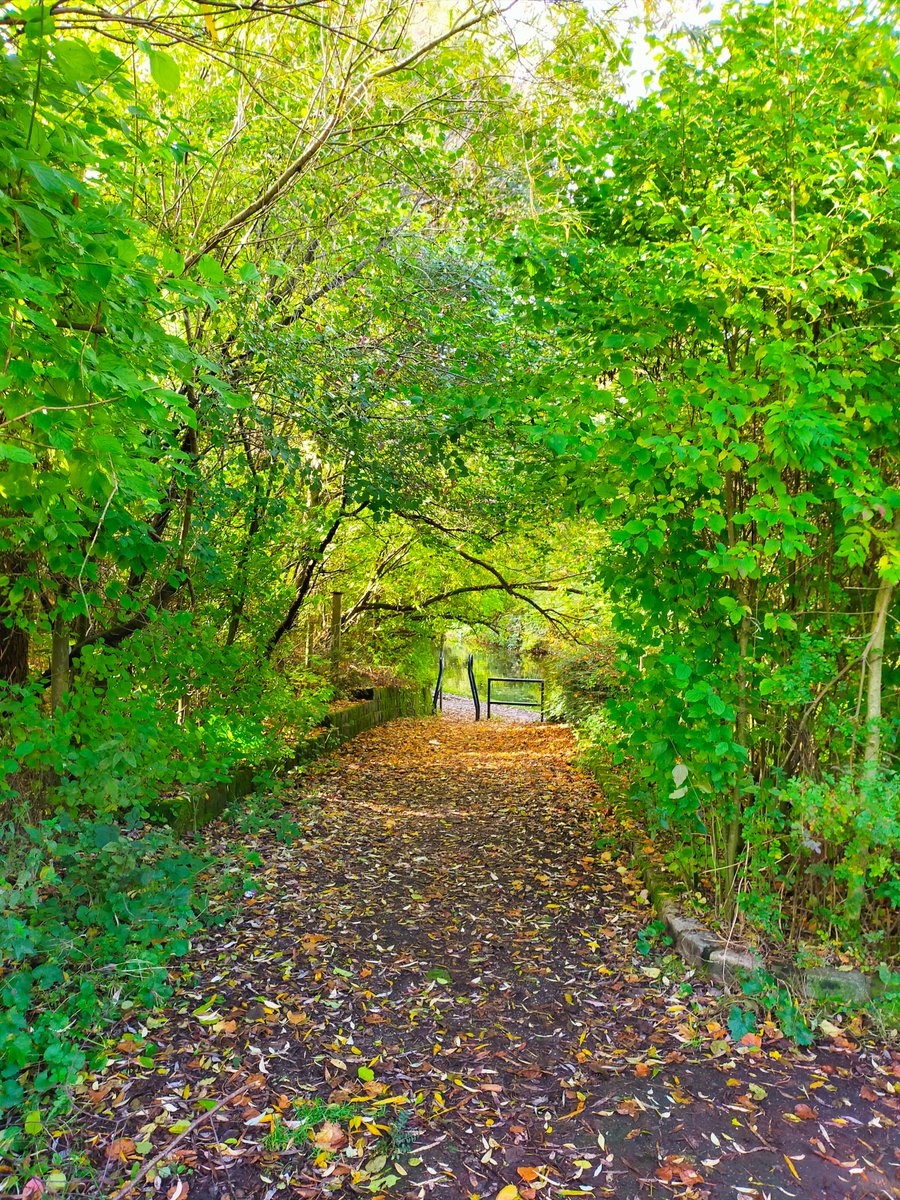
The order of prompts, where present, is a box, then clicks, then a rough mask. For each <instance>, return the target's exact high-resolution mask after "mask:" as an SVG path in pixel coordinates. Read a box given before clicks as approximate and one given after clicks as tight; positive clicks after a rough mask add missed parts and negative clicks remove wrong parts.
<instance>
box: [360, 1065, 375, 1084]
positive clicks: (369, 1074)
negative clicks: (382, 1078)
mask: <svg viewBox="0 0 900 1200" xmlns="http://www.w3.org/2000/svg"><path fill="white" fill-rule="evenodd" d="M356 1074H357V1077H358V1078H359V1079H361V1080H362V1082H363V1083H371V1082H372V1081H373V1079H374V1078H375V1072H374V1071H373V1070H372V1068H371V1067H358V1068H357V1071H356Z"/></svg>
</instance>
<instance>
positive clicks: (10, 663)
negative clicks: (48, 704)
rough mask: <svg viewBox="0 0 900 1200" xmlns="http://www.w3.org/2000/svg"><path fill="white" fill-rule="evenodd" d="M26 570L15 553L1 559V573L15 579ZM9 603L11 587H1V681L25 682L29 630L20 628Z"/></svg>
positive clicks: (22, 560) (19, 556)
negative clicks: (15, 621)
mask: <svg viewBox="0 0 900 1200" xmlns="http://www.w3.org/2000/svg"><path fill="white" fill-rule="evenodd" d="M24 571H25V561H24V559H23V558H22V557H21V555H18V554H14V555H10V556H9V557H8V558H6V559H5V560H4V559H0V575H6V576H8V577H9V578H10V579H15V578H16V577H17V576H19V575H21V574H23V572H24ZM14 620H15V617H14V614H13V611H12V606H11V605H10V603H9V589H8V587H7V588H4V587H0V682H2V683H25V681H26V680H27V679H28V650H29V638H28V631H27V630H25V629H20V628H19V627H18V626H17V625H15V624H14V623H13V622H14Z"/></svg>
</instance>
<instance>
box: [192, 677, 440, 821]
mask: <svg viewBox="0 0 900 1200" xmlns="http://www.w3.org/2000/svg"><path fill="white" fill-rule="evenodd" d="M369 692H370V693H371V694H370V695H367V696H366V697H364V698H362V699H359V700H356V701H355V702H354V703H353V704H348V705H347V706H346V707H344V708H338V709H335V710H334V712H331V713H329V714H328V716H327V717H326V718H325V720H324V721H323V722H322V724H321V725H319V726H317V727H316V728H315V729H313V730H312V731H311V732H310V735H309V737H308V738H306V739H305V740H304V741H303V742H301V743H300V745H299V746H298V747H297V749H296V751H295V753H294V757H293V760H289V761H288V763H287V765H288V766H297V765H298V764H299V763H305V762H309V761H310V760H311V759H313V758H316V757H317V756H318V755H320V754H325V753H327V752H328V751H329V750H334V749H335V748H336V747H338V746H342V745H343V744H344V742H348V741H349V740H350V738H352V737H355V736H356V735H357V734H358V733H364V732H365V731H366V730H367V729H374V728H375V726H376V725H383V724H384V723H385V721H393V720H396V718H398V717H425V716H429V715H430V713H431V693H430V692H429V690H428V688H399V687H378V688H370V689H369ZM267 765H271V764H265V763H263V764H260V765H259V766H258V767H250V766H243V767H239V768H238V769H237V771H235V773H234V775H233V776H232V778H231V779H230V780H228V782H227V783H217V784H215V785H214V786H213V787H211V788H209V789H208V790H207V791H206V792H205V793H204V794H203V795H201V796H199V797H198V798H197V799H196V800H194V801H192V802H191V803H189V804H186V805H185V806H184V807H183V808H181V809H180V810H179V811H178V812H177V813H176V814H175V816H174V817H173V819H172V825H173V826H174V827H175V829H177V830H178V832H179V833H187V832H189V831H191V830H194V829H200V828H201V827H202V826H204V825H208V824H209V822H210V821H213V820H215V818H216V817H217V816H218V815H219V814H220V813H221V812H222V810H223V809H224V808H225V807H226V806H227V805H228V804H230V803H231V802H232V801H233V800H240V799H242V798H243V797H244V796H247V795H249V793H250V792H252V791H253V777H254V775H255V774H256V772H257V771H258V770H262V769H265V767H266V766H267Z"/></svg>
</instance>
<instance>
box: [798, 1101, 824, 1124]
mask: <svg viewBox="0 0 900 1200" xmlns="http://www.w3.org/2000/svg"><path fill="white" fill-rule="evenodd" d="M794 1114H795V1115H796V1116H798V1117H799V1118H800V1120H801V1121H815V1119H816V1118H817V1117H818V1115H819V1114H818V1113H817V1112H816V1110H815V1109H814V1108H810V1107H809V1105H808V1104H795V1105H794Z"/></svg>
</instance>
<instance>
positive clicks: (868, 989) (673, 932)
mask: <svg viewBox="0 0 900 1200" xmlns="http://www.w3.org/2000/svg"><path fill="white" fill-rule="evenodd" d="M631 853H632V857H633V858H634V860H635V862H636V863H637V865H638V867H639V869H640V873H641V876H642V878H643V880H644V886H645V888H646V889H647V896H648V898H649V901H650V904H651V905H652V907H653V909H654V910H655V912H656V914H657V916H658V917H659V919H660V921H662V922H663V924H664V925H665V927H666V930H667V932H668V934H669V936H670V937H671V939H672V944H673V946H674V948H675V949H676V950H677V952H678V954H679V955H680V956H681V958H683V959H684V961H685V962H686V963H688V964H689V965H690V966H694V967H700V968H701V969H704V968H705V969H706V970H708V971H709V972H710V974H711V975H713V976H714V977H716V978H718V979H720V980H721V982H722V983H723V984H732V983H740V982H741V981H742V980H744V979H746V978H747V977H748V976H751V975H755V974H758V973H760V972H764V973H766V974H768V975H771V976H772V977H773V978H774V979H777V980H778V981H779V982H780V983H784V984H786V985H787V986H788V987H790V988H792V989H793V990H794V991H797V992H799V993H800V994H801V995H802V996H803V997H804V998H805V999H807V1000H819V1001H823V1000H832V1001H834V1000H836V1001H846V1002H849V1003H855V1004H864V1003H866V1002H867V1001H869V1000H871V999H872V998H873V997H874V996H875V995H877V993H878V991H879V990H880V988H879V984H880V982H881V981H880V980H879V979H878V978H877V977H876V976H873V975H869V974H867V973H866V972H864V971H857V970H855V969H854V970H849V971H840V970H838V969H837V968H836V967H796V966H794V965H793V964H790V963H785V962H777V961H774V960H769V961H767V960H766V959H765V958H763V957H762V955H760V954H757V953H756V952H755V951H752V950H742V949H740V948H738V947H736V946H730V945H729V944H728V943H727V942H724V941H723V940H722V939H721V938H720V937H719V936H718V935H717V934H715V933H713V932H712V930H710V929H708V928H707V927H706V926H705V925H703V924H702V922H700V921H698V920H697V919H696V918H694V917H689V916H686V915H685V914H684V912H683V911H682V909H681V907H680V906H679V904H678V900H677V898H676V897H675V895H674V894H673V893H672V892H671V891H669V889H668V887H667V886H666V884H665V882H664V881H663V879H662V878H661V876H660V875H659V874H658V873H657V871H656V870H655V868H654V866H653V864H652V863H651V862H650V860H649V859H648V858H647V856H646V854H645V853H644V851H643V849H642V848H641V846H640V844H639V843H638V842H637V841H635V840H632V842H631Z"/></svg>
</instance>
